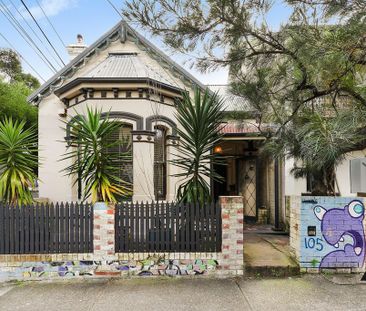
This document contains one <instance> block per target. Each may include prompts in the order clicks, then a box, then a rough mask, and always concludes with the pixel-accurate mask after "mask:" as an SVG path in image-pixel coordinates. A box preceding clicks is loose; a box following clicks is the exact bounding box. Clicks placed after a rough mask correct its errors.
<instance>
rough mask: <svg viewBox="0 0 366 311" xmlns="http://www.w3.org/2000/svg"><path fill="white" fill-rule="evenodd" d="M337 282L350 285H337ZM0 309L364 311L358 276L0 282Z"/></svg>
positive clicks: (365, 295)
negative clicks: (351, 277) (343, 277)
mask: <svg viewBox="0 0 366 311" xmlns="http://www.w3.org/2000/svg"><path fill="white" fill-rule="evenodd" d="M333 282H337V283H342V284H346V283H354V284H351V285H337V284H335V283H333ZM0 310H1V311H3V310H4V311H10V310H26V311H33V310H37V311H38V310H47V311H53V310H62V311H63V310H82V311H83V310H90V311H92V310H93V311H94V310H102V311H113V310H123V311H129V310H134V311H139V310H158V311H164V310H172V311H179V310H210V311H214V310H220V311H224V310H230V311H236V310H264V311H266V310H270V311H275V310H296V311H301V310H306V311H308V310H311V311H315V310H321V311H327V310H332V311H335V310H347V311H353V310H354V311H356V310H366V284H362V283H358V282H357V277H354V278H353V279H349V277H348V278H347V277H345V279H344V282H343V279H342V277H339V276H337V277H332V276H319V275H318V276H312V275H308V276H305V277H301V278H291V279H236V280H234V279H230V280H214V279H204V278H201V279H200V278H195V279H187V278H163V279H160V278H143V279H142V278H141V279H131V280H104V279H99V280H72V281H71V280H70V281H62V282H57V283H56V282H52V283H48V282H26V283H13V284H3V285H1V284H0Z"/></svg>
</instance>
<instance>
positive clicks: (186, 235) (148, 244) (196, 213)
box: [115, 202, 222, 253]
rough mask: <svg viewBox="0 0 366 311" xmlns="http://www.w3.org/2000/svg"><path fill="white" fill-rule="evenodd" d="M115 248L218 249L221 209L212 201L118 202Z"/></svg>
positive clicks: (219, 244)
mask: <svg viewBox="0 0 366 311" xmlns="http://www.w3.org/2000/svg"><path fill="white" fill-rule="evenodd" d="M115 218H116V219H115V247H116V249H115V251H116V252H122V253H134V252H139V253H140V252H217V251H219V250H220V249H221V233H222V232H221V210H220V209H219V207H218V206H217V204H214V203H212V204H211V203H207V204H198V203H197V204H193V203H192V204H182V203H173V202H172V203H169V202H151V203H143V202H138V203H131V202H121V203H118V204H116V209H115Z"/></svg>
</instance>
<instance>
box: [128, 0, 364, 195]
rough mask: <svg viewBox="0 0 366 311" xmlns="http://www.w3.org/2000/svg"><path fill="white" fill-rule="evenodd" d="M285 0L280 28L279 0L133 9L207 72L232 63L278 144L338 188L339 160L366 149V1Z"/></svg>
mask: <svg viewBox="0 0 366 311" xmlns="http://www.w3.org/2000/svg"><path fill="white" fill-rule="evenodd" d="M283 3H285V4H286V6H287V7H288V8H289V10H290V11H291V15H290V17H289V18H288V20H285V21H283V23H282V24H281V25H280V26H279V27H278V28H275V27H273V26H271V24H270V23H269V22H268V17H269V16H270V15H271V13H272V12H271V9H272V5H273V1H272V0H260V1H258V0H243V1H239V0H212V1H196V0H193V1H192V0H177V1H168V0H130V1H128V2H127V4H126V6H125V10H124V15H125V16H126V17H127V19H129V20H132V21H137V22H139V23H140V25H142V26H143V27H145V28H146V29H148V30H150V31H151V32H152V33H153V34H156V35H160V36H161V37H162V39H163V41H164V43H165V44H167V45H168V46H169V47H170V48H172V49H174V50H175V51H178V52H182V53H185V54H187V53H189V54H190V55H192V54H195V55H196V61H195V65H196V67H197V68H198V69H200V70H202V71H208V70H215V69H217V68H218V67H222V66H224V67H229V70H230V78H231V89H232V92H233V93H234V94H236V95H239V96H243V97H245V98H246V99H247V100H248V102H250V104H251V106H252V108H253V109H254V110H256V111H257V112H258V120H259V124H260V125H261V126H260V130H262V131H263V134H264V136H265V137H268V141H269V142H270V143H271V141H272V140H273V143H272V146H273V145H277V147H278V148H279V149H281V150H282V151H285V150H286V154H287V155H290V156H292V157H295V158H298V159H300V160H301V162H302V165H304V167H303V171H312V172H314V173H315V174H316V175H317V176H319V175H321V176H323V177H324V176H325V177H324V178H325V180H324V181H323V183H324V186H325V187H323V188H322V189H323V190H322V191H323V193H332V192H334V189H333V188H334V187H333V188H332V187H330V186H329V185H331V184H332V179H334V172H333V173H332V174H330V173H329V171H330V167H332V170H333V169H334V167H335V166H336V165H337V164H338V163H339V162H340V161H341V160H342V159H343V158H344V154H345V153H347V152H350V151H353V150H359V149H364V148H366V140H363V139H360V135H362V134H364V133H365V123H364V122H360V123H358V124H354V123H352V122H353V121H352V120H351V119H352V116H351V117H350V116H348V117H347V114H350V113H357V114H358V116H356V117H355V119H354V120H358V121H360V120H361V121H362V116H364V111H365V110H366V84H365V80H366V79H365V78H366V67H365V65H366V36H365V33H366V2H365V1H364V0H322V1H312V0H287V1H283ZM343 112H344V113H343ZM344 114H346V117H345V116H344ZM350 122H351V123H352V126H351V127H349V128H348V126H349V124H350ZM268 124H271V125H275V126H271V127H268V126H267V125H268ZM262 125H263V127H262ZM345 128H348V130H349V131H348V132H346V131H344V129H345ZM268 129H270V130H268ZM331 139H335V140H336V142H337V143H336V144H335V143H333V141H332V140H331ZM321 144H323V145H321ZM316 154H318V156H315V155H316ZM332 161H333V163H330V162H332ZM315 171H316V172H315ZM324 171H326V172H327V173H324ZM300 175H301V174H300ZM320 180H323V179H322V178H320Z"/></svg>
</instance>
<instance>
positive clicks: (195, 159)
mask: <svg viewBox="0 0 366 311" xmlns="http://www.w3.org/2000/svg"><path fill="white" fill-rule="evenodd" d="M223 119H224V112H223V102H222V100H220V99H219V98H218V96H217V94H213V95H212V94H210V93H209V91H208V90H206V91H205V92H204V93H203V94H201V91H200V90H199V89H198V88H197V89H195V93H194V99H193V100H192V99H191V97H190V95H189V94H188V93H185V94H184V95H183V100H182V101H180V102H177V121H178V122H179V124H180V126H181V127H179V128H178V130H177V131H178V135H179V136H180V138H181V142H180V148H179V153H178V154H177V155H176V156H177V159H176V160H174V161H173V164H175V165H177V166H178V167H180V168H182V170H183V172H182V173H180V174H177V175H175V176H177V177H184V179H185V180H184V182H183V183H182V184H181V185H180V186H179V188H178V191H177V199H178V200H179V201H181V202H193V203H196V202H200V203H205V202H208V201H210V199H211V197H210V185H209V184H208V182H207V179H209V178H213V179H215V180H220V179H221V177H220V176H219V175H218V174H217V173H215V172H214V171H213V170H212V168H211V165H212V164H215V163H217V162H220V161H218V158H217V155H216V154H213V153H212V149H213V147H214V145H215V144H216V143H217V142H218V141H219V140H220V138H221V135H220V133H219V130H220V128H221V127H222V122H223Z"/></svg>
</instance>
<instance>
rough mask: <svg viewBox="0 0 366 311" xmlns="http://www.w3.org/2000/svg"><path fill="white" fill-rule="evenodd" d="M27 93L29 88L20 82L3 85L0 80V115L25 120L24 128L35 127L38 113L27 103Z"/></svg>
mask: <svg viewBox="0 0 366 311" xmlns="http://www.w3.org/2000/svg"><path fill="white" fill-rule="evenodd" d="M29 93H30V90H29V88H28V87H27V86H26V85H25V84H24V83H22V82H14V83H5V82H3V81H1V80H0V115H2V116H7V117H9V118H12V119H13V120H19V121H22V120H25V121H26V124H25V125H26V127H30V126H33V125H34V126H36V125H37V119H38V112H37V108H36V107H34V106H31V105H30V104H29V103H28V102H27V96H28V95H29Z"/></svg>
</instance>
